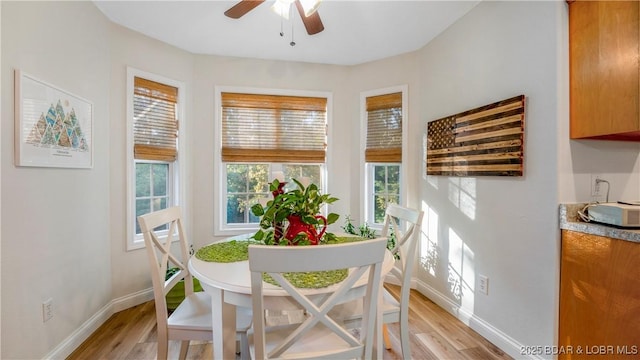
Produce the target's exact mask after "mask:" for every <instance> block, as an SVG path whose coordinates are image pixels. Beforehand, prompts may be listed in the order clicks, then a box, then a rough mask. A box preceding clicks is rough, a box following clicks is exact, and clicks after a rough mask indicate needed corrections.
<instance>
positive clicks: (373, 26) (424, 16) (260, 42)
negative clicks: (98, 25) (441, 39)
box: [94, 0, 479, 65]
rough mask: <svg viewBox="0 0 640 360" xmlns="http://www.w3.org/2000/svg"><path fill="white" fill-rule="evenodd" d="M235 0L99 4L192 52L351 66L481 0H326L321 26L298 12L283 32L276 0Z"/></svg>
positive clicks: (428, 32)
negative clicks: (310, 29) (244, 2)
mask: <svg viewBox="0 0 640 360" xmlns="http://www.w3.org/2000/svg"><path fill="white" fill-rule="evenodd" d="M237 1H240V0H237ZM237 1H235V0H234V1H226V0H224V1H222V0H216V1H94V3H95V4H96V6H97V7H98V8H99V9H100V10H101V11H102V12H103V13H104V14H105V15H106V16H107V17H108V18H109V19H110V20H111V21H113V22H115V23H117V24H120V25H122V26H125V27H127V28H130V29H132V30H135V31H137V32H140V33H142V34H145V35H147V36H150V37H152V38H155V39H158V40H161V41H163V42H166V43H168V44H171V45H174V46H176V47H178V48H181V49H184V50H186V51H189V52H191V53H195V54H211V55H223V56H237V57H248V58H259V59H271V60H289V61H303V62H312V63H322V64H338V65H354V64H361V63H364V62H368V61H373V60H377V59H382V58H386V57H390V56H394V55H398V54H403V53H407V52H411V51H414V50H417V49H419V48H421V47H423V46H424V45H425V44H427V43H428V42H429V41H431V40H432V39H433V38H434V37H435V36H437V35H438V34H439V33H440V32H442V31H443V30H445V29H446V28H447V27H448V26H449V25H451V24H452V23H454V22H455V21H456V20H458V19H459V18H460V17H462V16H463V15H464V14H466V13H467V12H468V11H469V10H470V9H471V8H473V7H474V6H475V5H477V4H478V2H479V1H460V0H448V1H446V0H445V1H434V0H421V1H417V0H414V1H393V0H388V1H380V0H378V1H360V0H358V1H355V0H350V1H345V0H341V1H339V0H323V2H322V3H321V5H320V7H319V9H318V13H319V14H320V18H321V19H322V23H323V24H324V31H322V32H320V33H318V34H316V35H307V33H306V31H305V29H304V25H303V24H302V21H301V20H300V16H299V15H298V14H297V12H294V13H292V16H291V17H290V19H292V20H289V21H284V32H285V35H284V37H281V36H280V34H279V33H280V29H281V18H280V17H279V16H278V15H277V14H275V13H274V12H273V11H271V5H272V3H273V1H270V0H267V1H265V2H264V3H262V4H261V5H259V6H258V7H256V8H255V9H253V10H251V11H250V12H249V13H247V14H246V15H244V16H243V17H241V18H240V19H231V18H228V17H226V16H224V12H225V11H226V10H227V9H228V8H230V7H231V6H233V5H234V4H236V3H237ZM293 11H295V8H294V9H293ZM292 27H293V36H294V40H295V42H296V45H295V46H290V45H289V43H290V41H291V28H292Z"/></svg>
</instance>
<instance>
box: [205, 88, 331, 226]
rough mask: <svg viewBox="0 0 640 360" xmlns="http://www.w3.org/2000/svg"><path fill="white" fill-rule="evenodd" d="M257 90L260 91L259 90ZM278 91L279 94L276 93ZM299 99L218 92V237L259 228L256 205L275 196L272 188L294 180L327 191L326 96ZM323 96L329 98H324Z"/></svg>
mask: <svg viewBox="0 0 640 360" xmlns="http://www.w3.org/2000/svg"><path fill="white" fill-rule="evenodd" d="M254 91H255V90H254ZM276 92H277V91H276ZM313 95H314V96H307V95H305V96H298V95H295V96H294V95H289V94H265V93H260V92H252V93H248V92H237V91H234V92H230V91H229V92H227V91H219V92H218V93H217V96H219V99H220V135H219V137H218V138H219V141H220V145H219V157H218V156H217V158H219V161H220V163H221V165H222V166H220V167H216V168H218V169H220V174H219V176H220V177H219V178H220V179H221V184H222V185H221V187H220V194H221V196H220V199H222V201H221V202H220V203H221V206H220V209H219V212H220V216H219V221H217V222H216V223H218V224H221V226H219V227H218V228H217V231H218V232H224V231H233V230H247V229H256V228H257V226H258V221H259V219H258V218H256V217H255V216H253V214H251V210H250V209H251V206H253V205H254V204H256V203H257V202H266V201H268V199H270V198H271V197H272V195H271V192H270V191H269V184H270V183H271V182H272V181H273V180H274V179H279V180H280V181H286V182H287V185H286V186H285V190H289V189H292V188H295V186H296V185H295V184H294V183H293V182H292V180H291V179H296V180H298V181H300V182H301V183H303V184H304V185H306V184H309V183H315V184H317V185H318V186H319V187H320V188H322V187H323V183H324V181H323V179H324V173H325V158H326V147H327V130H326V129H327V103H328V97H327V95H326V94H315V93H314V94H313ZM321 95H324V96H321Z"/></svg>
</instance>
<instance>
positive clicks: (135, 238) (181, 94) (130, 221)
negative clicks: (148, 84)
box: [126, 67, 187, 251]
mask: <svg viewBox="0 0 640 360" xmlns="http://www.w3.org/2000/svg"><path fill="white" fill-rule="evenodd" d="M135 77H140V78H144V79H147V80H151V81H155V82H159V83H162V84H165V85H170V86H173V87H176V88H178V100H177V111H176V117H177V120H178V124H179V125H178V126H179V127H178V138H177V141H178V147H177V151H178V157H177V159H176V161H174V162H166V161H155V160H136V159H135V157H134V153H133V148H134V146H133V145H134V135H133V125H134V123H133V91H134V78H135ZM126 97H127V109H126V111H127V121H126V126H127V128H126V131H127V141H126V148H127V150H126V154H127V167H126V178H127V211H126V214H127V221H126V223H127V225H126V229H127V236H126V239H127V240H126V251H132V250H137V249H142V248H144V247H145V244H144V238H143V236H142V234H136V233H135V232H136V222H137V219H136V218H135V217H136V163H168V164H169V181H168V182H169V184H168V185H169V186H170V187H171V188H170V189H168V191H167V192H168V193H170V194H171V195H170V196H171V201H168V202H167V206H181V207H182V215H183V217H184V218H186V216H185V213H186V206H185V202H184V199H186V196H185V187H184V185H183V182H182V181H180V179H186V175H185V171H186V170H185V166H186V165H185V162H184V161H180V160H181V159H183V158H186V156H187V155H186V145H185V144H186V140H185V130H184V129H185V126H184V125H185V114H186V111H185V107H186V106H185V104H186V100H185V99H186V85H185V83H184V82H181V81H177V80H173V79H170V78H167V77H164V76H162V75H157V74H153V73H149V72H146V71H143V70H139V69H136V68H133V67H127V93H126Z"/></svg>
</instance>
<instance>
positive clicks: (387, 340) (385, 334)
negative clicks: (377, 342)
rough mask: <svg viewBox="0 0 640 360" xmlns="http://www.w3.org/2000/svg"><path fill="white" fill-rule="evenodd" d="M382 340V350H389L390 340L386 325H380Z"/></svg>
mask: <svg viewBox="0 0 640 360" xmlns="http://www.w3.org/2000/svg"><path fill="white" fill-rule="evenodd" d="M382 338H383V339H384V348H385V349H387V350H391V339H390V338H389V329H387V324H382Z"/></svg>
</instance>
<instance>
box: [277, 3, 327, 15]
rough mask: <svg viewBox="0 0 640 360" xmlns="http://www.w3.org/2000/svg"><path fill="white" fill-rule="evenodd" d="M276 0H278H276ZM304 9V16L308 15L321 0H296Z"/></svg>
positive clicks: (316, 8) (314, 10) (316, 7)
mask: <svg viewBox="0 0 640 360" xmlns="http://www.w3.org/2000/svg"><path fill="white" fill-rule="evenodd" d="M276 1H278V0H276ZM298 1H300V5H302V8H303V9H304V16H309V15H311V14H313V13H314V12H316V10H318V7H319V6H320V1H321V0H298Z"/></svg>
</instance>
